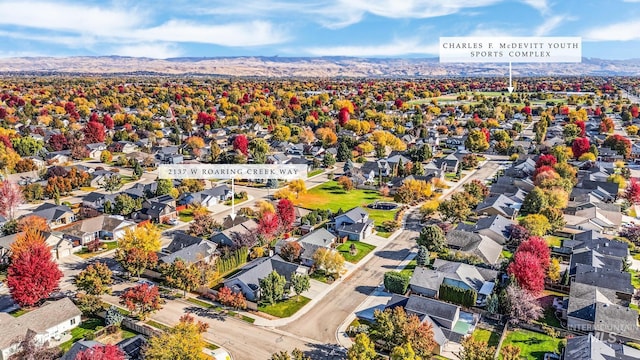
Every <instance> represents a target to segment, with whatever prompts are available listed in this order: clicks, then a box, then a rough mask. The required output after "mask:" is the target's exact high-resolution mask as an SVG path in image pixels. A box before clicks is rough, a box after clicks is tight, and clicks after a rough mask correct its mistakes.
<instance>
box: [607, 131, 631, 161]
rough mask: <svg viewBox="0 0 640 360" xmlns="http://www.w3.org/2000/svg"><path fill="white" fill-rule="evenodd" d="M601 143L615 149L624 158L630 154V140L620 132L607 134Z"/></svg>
mask: <svg viewBox="0 0 640 360" xmlns="http://www.w3.org/2000/svg"><path fill="white" fill-rule="evenodd" d="M603 145H604V146H606V147H609V148H611V149H612V150H615V151H616V152H617V153H618V155H622V156H624V157H625V158H627V157H629V155H631V141H629V139H627V138H626V137H624V136H622V135H620V134H615V135H611V136H607V138H606V139H605V140H604V143H603Z"/></svg>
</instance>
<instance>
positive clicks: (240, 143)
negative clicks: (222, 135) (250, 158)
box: [233, 134, 249, 156]
mask: <svg viewBox="0 0 640 360" xmlns="http://www.w3.org/2000/svg"><path fill="white" fill-rule="evenodd" d="M233 150H236V151H240V152H241V153H242V154H243V155H245V156H246V155H248V154H249V140H247V137H246V136H245V135H243V134H240V135H238V136H236V137H235V138H234V139H233Z"/></svg>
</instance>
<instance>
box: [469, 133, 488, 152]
mask: <svg viewBox="0 0 640 360" xmlns="http://www.w3.org/2000/svg"><path fill="white" fill-rule="evenodd" d="M464 146H465V147H466V148H467V150H469V151H471V152H483V151H486V150H487V149H488V148H489V142H488V141H487V137H486V136H485V135H484V133H483V132H482V131H480V130H471V131H470V132H469V136H467V140H465V142H464Z"/></svg>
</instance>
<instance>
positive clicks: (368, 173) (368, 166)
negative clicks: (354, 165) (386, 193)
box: [358, 160, 393, 183]
mask: <svg viewBox="0 0 640 360" xmlns="http://www.w3.org/2000/svg"><path fill="white" fill-rule="evenodd" d="M392 170H393V168H392V166H391V165H390V164H389V163H388V162H387V161H386V160H377V161H367V162H365V163H364V164H362V166H361V167H360V169H359V170H358V172H359V173H360V174H362V176H364V178H365V182H367V183H374V182H375V181H376V179H378V178H380V177H388V176H391V173H392Z"/></svg>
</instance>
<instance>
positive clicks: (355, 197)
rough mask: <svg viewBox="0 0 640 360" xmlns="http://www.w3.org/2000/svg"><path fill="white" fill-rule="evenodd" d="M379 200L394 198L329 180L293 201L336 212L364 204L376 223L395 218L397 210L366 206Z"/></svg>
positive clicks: (300, 204) (297, 203) (382, 234)
mask: <svg viewBox="0 0 640 360" xmlns="http://www.w3.org/2000/svg"><path fill="white" fill-rule="evenodd" d="M376 200H379V201H393V198H390V197H383V196H381V195H380V193H379V192H377V191H373V190H359V189H354V190H350V191H348V192H347V191H345V190H344V189H342V186H340V185H339V184H338V183H337V182H336V181H328V182H326V183H324V184H322V185H320V186H316V187H314V188H312V189H310V190H309V191H308V192H307V193H306V194H301V195H300V196H299V197H298V198H297V199H294V200H293V202H294V204H295V205H298V206H301V207H303V208H307V209H322V210H325V209H329V210H331V211H332V212H334V213H336V212H338V210H339V209H342V210H343V211H347V210H350V209H352V208H354V207H356V206H362V207H363V208H365V209H366V210H367V212H368V213H369V218H370V219H372V220H373V221H374V222H375V224H376V225H381V224H382V223H383V222H384V221H387V220H393V218H394V216H395V214H396V212H397V210H374V209H369V208H366V206H367V205H369V204H371V203H373V202H375V201H376ZM378 235H380V236H385V235H386V236H387V237H388V236H389V235H387V233H382V232H380V231H379V232H378Z"/></svg>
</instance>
